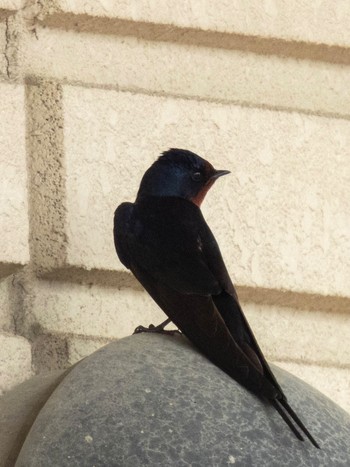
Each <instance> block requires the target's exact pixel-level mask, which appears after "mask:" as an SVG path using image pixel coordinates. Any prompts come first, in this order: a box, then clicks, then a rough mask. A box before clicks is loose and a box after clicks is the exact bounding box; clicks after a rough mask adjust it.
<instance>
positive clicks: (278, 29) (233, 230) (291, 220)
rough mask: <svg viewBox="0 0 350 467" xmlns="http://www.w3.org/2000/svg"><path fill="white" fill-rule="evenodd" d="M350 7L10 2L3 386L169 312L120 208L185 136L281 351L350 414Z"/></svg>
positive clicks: (2, 33)
mask: <svg viewBox="0 0 350 467" xmlns="http://www.w3.org/2000/svg"><path fill="white" fill-rule="evenodd" d="M349 19H350V6H349V2H348V1H345V0H344V1H338V2H333V1H330V0H328V1H324V2H311V3H310V2H308V1H306V0H298V1H297V2H288V1H286V0H280V1H277V0H268V1H267V0H266V1H260V0H259V1H258V0H248V1H246V2H236V1H232V0H231V1H226V0H218V1H217V2H212V1H209V0H201V1H200V0H191V1H183V0H181V1H179V0H177V1H175V0H167V1H164V2H162V7H161V8H160V7H159V2H155V1H152V0H137V1H134V0H131V1H129V2H124V1H118V0H91V1H90V2H86V1H82V0H65V1H64V0H47V1H45V2H43V1H35V0H28V1H15V0H13V1H10V0H0V49H1V53H0V92H1V104H0V122H1V125H0V173H1V184H0V199H1V204H0V226H1V232H2V243H1V247H0V277H1V282H0V392H1V391H3V390H6V389H9V388H10V387H12V386H13V385H15V384H16V383H18V382H20V381H22V380H23V379H25V378H27V377H29V376H30V374H32V373H34V372H38V371H44V370H47V369H52V368H61V367H66V366H68V365H70V364H72V363H74V362H75V361H77V360H78V359H80V358H82V357H83V356H85V355H87V354H89V353H90V352H92V351H93V350H95V349H97V348H98V347H99V346H101V345H103V344H105V343H106V342H108V341H109V340H110V339H114V338H119V337H122V336H125V335H128V334H130V333H131V332H132V331H133V329H134V328H135V327H136V326H137V325H138V324H141V323H143V324H148V323H150V322H152V321H153V322H157V321H158V320H161V319H162V318H163V314H162V312H161V311H160V310H159V309H157V307H156V305H155V304H153V302H152V301H151V300H150V299H149V297H148V296H147V295H146V294H145V293H144V292H143V291H142V289H141V288H140V286H138V284H137V283H136V282H135V280H134V279H133V278H132V277H131V276H130V275H129V274H128V272H127V271H126V270H125V269H124V268H123V267H122V265H121V264H120V263H119V261H118V259H117V258H116V256H115V253H114V246H113V240H112V232H111V229H112V217H113V212H114V209H115V207H116V206H117V205H118V204H119V203H120V202H121V201H123V200H133V198H134V196H135V193H136V190H137V186H138V183H139V180H140V177H141V175H142V173H143V172H144V171H145V169H146V168H147V167H148V165H149V164H150V163H151V162H152V161H153V160H154V159H155V158H156V157H157V156H158V154H159V153H160V152H161V151H162V150H164V149H166V148H168V147H173V146H178V147H185V148H188V149H191V150H193V151H195V152H198V153H199V154H201V155H203V156H204V157H206V158H208V159H209V160H210V161H212V162H213V163H214V164H215V165H216V166H217V167H220V168H227V169H230V170H231V172H232V174H231V176H230V177H227V178H226V179H225V180H222V181H220V183H218V184H217V185H216V186H215V188H214V189H213V190H212V191H211V193H210V194H209V196H208V198H207V200H206V202H205V205H204V206H203V211H204V214H205V216H206V217H207V219H208V222H209V223H210V225H211V226H212V229H213V231H214V233H215V235H216V237H217V239H218V241H219V243H220V245H221V248H222V252H223V255H224V258H225V260H226V262H227V265H228V269H229V271H230V273H231V274H232V277H233V279H234V281H235V283H236V284H237V289H238V292H239V295H240V297H241V300H242V302H243V305H244V309H245V310H246V313H247V316H248V318H249V320H250V321H251V324H252V326H253V328H254V330H255V332H256V334H257V337H258V339H259V341H260V342H261V346H262V348H263V350H264V351H265V353H266V355H267V357H268V359H270V360H271V361H274V362H277V363H278V364H280V365H281V366H283V367H284V368H286V369H288V370H289V371H291V372H292V373H294V374H296V375H298V376H300V377H301V378H303V379H305V380H306V381H307V382H309V383H311V384H313V385H314V386H316V387H318V388H319V389H320V390H321V391H323V392H324V393H325V394H327V395H328V396H329V397H331V398H332V399H333V400H335V401H336V402H338V403H339V404H340V405H341V406H342V407H344V408H345V409H346V410H348V411H350V347H349V345H348V342H349V341H350V286H349V281H348V277H349V275H350V199H349V196H348V186H349V182H350V93H349V84H350V82H349V80H350V78H349V77H350V32H349V28H348V24H349Z"/></svg>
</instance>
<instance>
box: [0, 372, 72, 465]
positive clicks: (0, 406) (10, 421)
mask: <svg viewBox="0 0 350 467" xmlns="http://www.w3.org/2000/svg"><path fill="white" fill-rule="evenodd" d="M66 374H67V371H64V370H59V371H52V372H50V373H46V374H41V375H38V376H34V377H33V378H30V379H29V380H27V381H25V382H24V383H22V384H19V385H18V386H16V387H15V388H13V389H11V390H10V391H8V392H6V393H5V394H3V395H2V396H1V397H0V467H10V466H13V465H14V464H15V461H16V459H17V456H18V453H19V451H20V449H21V447H22V444H23V442H24V440H25V439H26V436H27V434H28V432H29V430H30V428H31V426H32V424H33V422H34V420H35V419H36V417H37V415H38V413H39V412H40V410H41V408H42V407H43V405H44V404H45V402H46V401H47V399H48V398H49V397H50V396H51V394H52V392H53V390H54V389H55V388H56V386H58V385H59V383H60V382H61V381H62V379H63V378H64V377H65V375H66Z"/></svg>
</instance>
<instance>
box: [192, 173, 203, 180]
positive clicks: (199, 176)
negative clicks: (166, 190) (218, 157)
mask: <svg viewBox="0 0 350 467" xmlns="http://www.w3.org/2000/svg"><path fill="white" fill-rule="evenodd" d="M192 180H194V181H195V182H200V181H201V180H202V174H201V173H200V172H194V173H193V174H192Z"/></svg>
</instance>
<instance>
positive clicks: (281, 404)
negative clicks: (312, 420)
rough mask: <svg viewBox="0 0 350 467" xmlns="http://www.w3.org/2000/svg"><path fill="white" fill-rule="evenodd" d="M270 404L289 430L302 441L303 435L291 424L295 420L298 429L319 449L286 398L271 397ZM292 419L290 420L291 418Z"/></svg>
mask: <svg viewBox="0 0 350 467" xmlns="http://www.w3.org/2000/svg"><path fill="white" fill-rule="evenodd" d="M271 402H272V405H273V406H274V407H275V409H276V410H277V412H278V413H279V414H280V415H281V417H282V418H283V420H284V421H285V422H286V424H287V425H288V426H289V428H290V429H291V431H292V432H293V433H294V434H295V436H296V437H297V438H298V439H300V441H304V438H303V436H302V435H301V434H300V431H299V430H298V428H297V427H296V426H295V425H294V424H293V422H292V420H293V421H294V422H295V424H296V425H297V426H298V427H299V428H300V430H301V431H302V432H303V433H304V434H305V435H306V436H307V437H308V438H309V440H310V441H311V443H312V444H313V445H314V446H315V447H316V448H317V449H321V448H320V446H319V444H318V443H317V442H316V441H315V439H314V437H313V436H312V435H311V433H310V432H309V431H308V429H307V428H306V426H305V425H304V423H303V422H302V421H301V420H300V418H299V417H298V416H297V414H296V413H295V412H294V410H293V409H292V408H291V406H290V405H289V404H288V402H287V400H286V399H284V398H283V397H282V398H281V399H273V400H272V401H271ZM291 419H292V420H291Z"/></svg>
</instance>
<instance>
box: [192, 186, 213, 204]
mask: <svg viewBox="0 0 350 467" xmlns="http://www.w3.org/2000/svg"><path fill="white" fill-rule="evenodd" d="M214 181H215V180H209V182H208V183H207V184H205V185H204V187H203V188H202V189H201V190H200V191H199V192H198V193H197V194H196V195H195V196H194V197H193V198H190V200H191V201H192V203H194V204H195V205H196V206H198V207H199V208H200V207H201V204H202V202H203V200H204V198H205V195H206V194H207V193H208V191H209V190H210V188H211V187H212V186H213V184H214Z"/></svg>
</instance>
